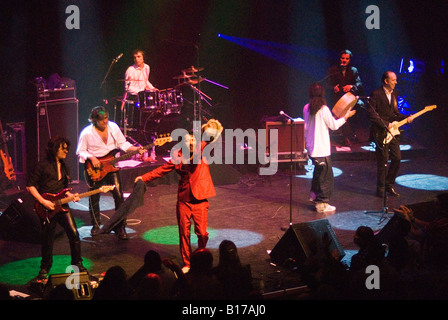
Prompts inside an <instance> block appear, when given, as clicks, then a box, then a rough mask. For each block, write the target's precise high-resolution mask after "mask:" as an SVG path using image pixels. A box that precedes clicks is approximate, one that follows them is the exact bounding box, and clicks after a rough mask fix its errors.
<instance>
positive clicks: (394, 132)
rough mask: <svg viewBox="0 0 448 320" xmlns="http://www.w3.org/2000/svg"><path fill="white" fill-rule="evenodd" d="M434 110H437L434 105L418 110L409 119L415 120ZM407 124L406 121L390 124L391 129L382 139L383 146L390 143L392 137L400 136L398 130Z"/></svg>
mask: <svg viewBox="0 0 448 320" xmlns="http://www.w3.org/2000/svg"><path fill="white" fill-rule="evenodd" d="M435 108H437V106H436V105H432V106H427V107H425V108H424V109H422V110H420V111H419V112H417V113H415V114H413V115H412V116H411V118H412V119H415V118H417V117H419V116H421V115H422V114H424V113H425V112H428V111H431V110H434V109H435ZM407 122H408V120H407V119H404V120H401V121H394V122H392V128H391V129H389V132H388V133H387V135H386V138H384V140H383V144H388V143H389V142H391V141H392V139H393V137H394V136H396V135H399V134H400V130H399V128H400V127H401V126H403V125H405V124H406V123H407Z"/></svg>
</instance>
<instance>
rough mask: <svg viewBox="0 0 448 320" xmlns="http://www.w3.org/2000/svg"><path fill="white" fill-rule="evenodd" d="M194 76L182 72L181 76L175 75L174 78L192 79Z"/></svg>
mask: <svg viewBox="0 0 448 320" xmlns="http://www.w3.org/2000/svg"><path fill="white" fill-rule="evenodd" d="M191 77H192V76H189V75H186V74H181V75H179V76H175V77H173V79H190V78H191Z"/></svg>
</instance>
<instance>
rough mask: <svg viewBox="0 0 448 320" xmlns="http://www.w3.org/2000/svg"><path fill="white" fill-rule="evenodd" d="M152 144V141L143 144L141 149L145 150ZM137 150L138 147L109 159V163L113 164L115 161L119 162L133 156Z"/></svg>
mask: <svg viewBox="0 0 448 320" xmlns="http://www.w3.org/2000/svg"><path fill="white" fill-rule="evenodd" d="M153 145H154V143H150V144H148V145H146V146H144V147H143V149H145V150H147V149H149V148H152V146H153ZM139 152H140V149H139V150H134V151H129V152H126V153H125V154H124V155H122V156H119V157H117V158H114V159H112V160H110V164H112V165H115V164H116V163H117V162H120V161H122V160H127V159H129V158H131V157H132V156H135V155H136V154H137V153H139Z"/></svg>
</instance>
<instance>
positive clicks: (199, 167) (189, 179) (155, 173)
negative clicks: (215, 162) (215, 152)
mask: <svg viewBox="0 0 448 320" xmlns="http://www.w3.org/2000/svg"><path fill="white" fill-rule="evenodd" d="M206 145H207V143H206V142H204V141H202V142H201V161H200V163H197V164H194V161H190V162H191V163H189V164H183V163H182V162H181V163H179V164H174V163H173V162H172V160H170V161H169V162H168V163H166V164H164V165H162V166H160V167H158V168H157V169H154V170H152V171H150V172H148V173H145V174H144V175H142V178H143V181H144V182H149V181H151V180H154V179H157V178H160V177H162V176H164V175H166V174H168V173H170V172H171V171H173V170H176V171H177V173H178V174H179V175H180V181H179V188H178V195H177V199H178V200H179V201H192V200H195V199H196V200H205V199H207V198H211V197H214V196H216V191H215V187H214V185H213V180H212V177H211V175H210V169H209V166H208V163H207V160H206V159H205V158H204V157H202V151H203V150H204V147H205V146H206ZM178 154H179V156H181V151H180V150H179V151H178ZM196 162H199V161H196Z"/></svg>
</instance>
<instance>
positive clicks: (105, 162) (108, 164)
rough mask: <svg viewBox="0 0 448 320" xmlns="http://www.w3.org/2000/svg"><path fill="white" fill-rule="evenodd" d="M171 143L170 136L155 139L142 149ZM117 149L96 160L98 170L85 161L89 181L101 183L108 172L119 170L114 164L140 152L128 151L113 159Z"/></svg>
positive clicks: (88, 161)
mask: <svg viewBox="0 0 448 320" xmlns="http://www.w3.org/2000/svg"><path fill="white" fill-rule="evenodd" d="M171 141H173V138H171V137H170V136H167V137H162V138H157V139H155V140H154V143H150V144H148V145H146V146H144V147H143V149H144V150H147V149H150V148H152V147H153V146H162V145H164V144H165V143H167V142H171ZM119 151H120V150H119V149H115V150H112V151H111V152H109V153H108V154H106V155H105V156H104V157H101V158H98V160H99V161H100V166H99V168H95V167H94V166H93V164H92V161H90V160H86V163H85V171H86V172H87V174H88V175H89V177H90V180H92V181H95V182H97V181H101V180H102V179H103V178H104V177H105V176H106V175H107V174H108V173H109V172H116V171H118V170H120V169H119V168H117V167H115V164H117V163H118V162H119V161H122V160H126V159H129V158H130V157H132V156H134V155H136V154H137V153H139V152H140V150H135V151H130V152H127V153H125V154H123V155H122V156H120V157H115V154H117V152H119Z"/></svg>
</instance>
